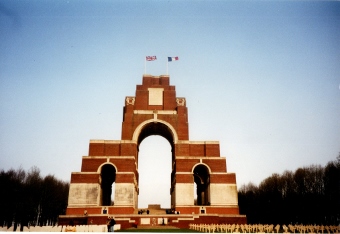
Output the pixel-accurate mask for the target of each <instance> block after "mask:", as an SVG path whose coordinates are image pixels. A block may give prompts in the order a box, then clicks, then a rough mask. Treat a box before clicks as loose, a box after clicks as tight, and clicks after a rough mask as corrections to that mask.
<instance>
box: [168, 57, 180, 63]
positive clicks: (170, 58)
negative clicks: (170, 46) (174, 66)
mask: <svg viewBox="0 0 340 234" xmlns="http://www.w3.org/2000/svg"><path fill="white" fill-rule="evenodd" d="M176 60H178V57H168V62H171V61H176Z"/></svg>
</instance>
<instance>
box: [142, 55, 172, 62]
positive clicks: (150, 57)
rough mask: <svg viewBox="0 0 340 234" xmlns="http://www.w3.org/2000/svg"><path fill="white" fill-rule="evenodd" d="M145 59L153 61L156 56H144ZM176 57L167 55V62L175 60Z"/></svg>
mask: <svg viewBox="0 0 340 234" xmlns="http://www.w3.org/2000/svg"><path fill="white" fill-rule="evenodd" d="M145 59H146V61H155V60H156V59H157V57H156V56H146V58H145ZM176 60H178V57H168V62H172V61H176Z"/></svg>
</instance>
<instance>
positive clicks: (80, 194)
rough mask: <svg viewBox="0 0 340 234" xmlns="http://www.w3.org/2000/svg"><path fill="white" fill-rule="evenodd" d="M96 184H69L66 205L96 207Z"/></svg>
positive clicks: (97, 190) (97, 186) (97, 187)
mask: <svg viewBox="0 0 340 234" xmlns="http://www.w3.org/2000/svg"><path fill="white" fill-rule="evenodd" d="M98 195H99V185H98V184H75V183H71V184H70V192H69V196H68V197H69V198H68V204H69V205H70V206H72V205H84V204H86V205H98V204H97V203H98Z"/></svg>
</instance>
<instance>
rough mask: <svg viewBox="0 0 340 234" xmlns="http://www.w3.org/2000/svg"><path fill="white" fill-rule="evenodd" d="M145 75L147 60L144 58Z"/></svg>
mask: <svg viewBox="0 0 340 234" xmlns="http://www.w3.org/2000/svg"><path fill="white" fill-rule="evenodd" d="M144 74H146V58H144Z"/></svg>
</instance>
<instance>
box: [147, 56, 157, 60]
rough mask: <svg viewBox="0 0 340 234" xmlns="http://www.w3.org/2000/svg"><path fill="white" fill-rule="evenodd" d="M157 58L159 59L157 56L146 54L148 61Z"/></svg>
mask: <svg viewBox="0 0 340 234" xmlns="http://www.w3.org/2000/svg"><path fill="white" fill-rule="evenodd" d="M156 59H157V57H156V56H146V61H154V60H156Z"/></svg>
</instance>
